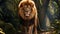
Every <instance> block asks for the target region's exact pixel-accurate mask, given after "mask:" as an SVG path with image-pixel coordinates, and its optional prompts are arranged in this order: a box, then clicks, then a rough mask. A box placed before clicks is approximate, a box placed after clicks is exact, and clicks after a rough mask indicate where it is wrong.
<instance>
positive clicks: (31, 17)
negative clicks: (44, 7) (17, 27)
mask: <svg viewBox="0 0 60 34" xmlns="http://www.w3.org/2000/svg"><path fill="white" fill-rule="evenodd" d="M18 8H19V12H18V13H19V16H20V18H21V20H22V22H21V23H22V26H23V30H25V31H24V32H25V33H24V34H33V33H32V32H34V34H37V23H38V17H37V9H36V6H35V3H34V1H32V0H30V1H28V0H25V1H24V0H22V1H21V2H20V3H19V6H18Z"/></svg>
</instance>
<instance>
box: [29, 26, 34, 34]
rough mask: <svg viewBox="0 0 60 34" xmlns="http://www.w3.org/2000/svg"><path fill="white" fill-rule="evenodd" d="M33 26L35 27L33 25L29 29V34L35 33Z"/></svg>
mask: <svg viewBox="0 0 60 34" xmlns="http://www.w3.org/2000/svg"><path fill="white" fill-rule="evenodd" d="M33 26H34V25H31V26H30V27H29V30H28V34H33V33H32V32H33Z"/></svg>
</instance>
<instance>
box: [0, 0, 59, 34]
mask: <svg viewBox="0 0 60 34" xmlns="http://www.w3.org/2000/svg"><path fill="white" fill-rule="evenodd" d="M20 1H21V0H0V31H1V30H2V29H3V32H5V33H6V34H16V33H19V32H21V30H19V26H20V19H19V17H18V4H19V2H20ZM34 2H35V4H36V7H37V10H38V17H39V21H40V22H39V23H40V24H39V26H38V28H37V29H38V30H40V29H41V28H40V27H42V28H46V27H44V26H43V25H45V24H47V23H45V22H44V18H45V17H44V16H46V15H47V16H48V19H49V20H50V22H51V23H50V28H49V29H50V30H52V31H54V34H59V33H60V0H34ZM42 17H43V18H42ZM42 22H43V23H42ZM47 25H48V24H47ZM1 28H2V29H1ZM20 28H22V27H20Z"/></svg>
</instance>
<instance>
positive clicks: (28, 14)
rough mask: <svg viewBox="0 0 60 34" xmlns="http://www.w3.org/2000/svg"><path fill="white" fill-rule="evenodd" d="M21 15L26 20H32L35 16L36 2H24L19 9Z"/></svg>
mask: <svg viewBox="0 0 60 34" xmlns="http://www.w3.org/2000/svg"><path fill="white" fill-rule="evenodd" d="M19 15H20V16H21V17H22V18H23V19H24V20H30V19H32V18H33V17H34V15H35V11H34V4H32V3H27V2H25V3H22V4H21V6H20V9H19Z"/></svg>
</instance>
